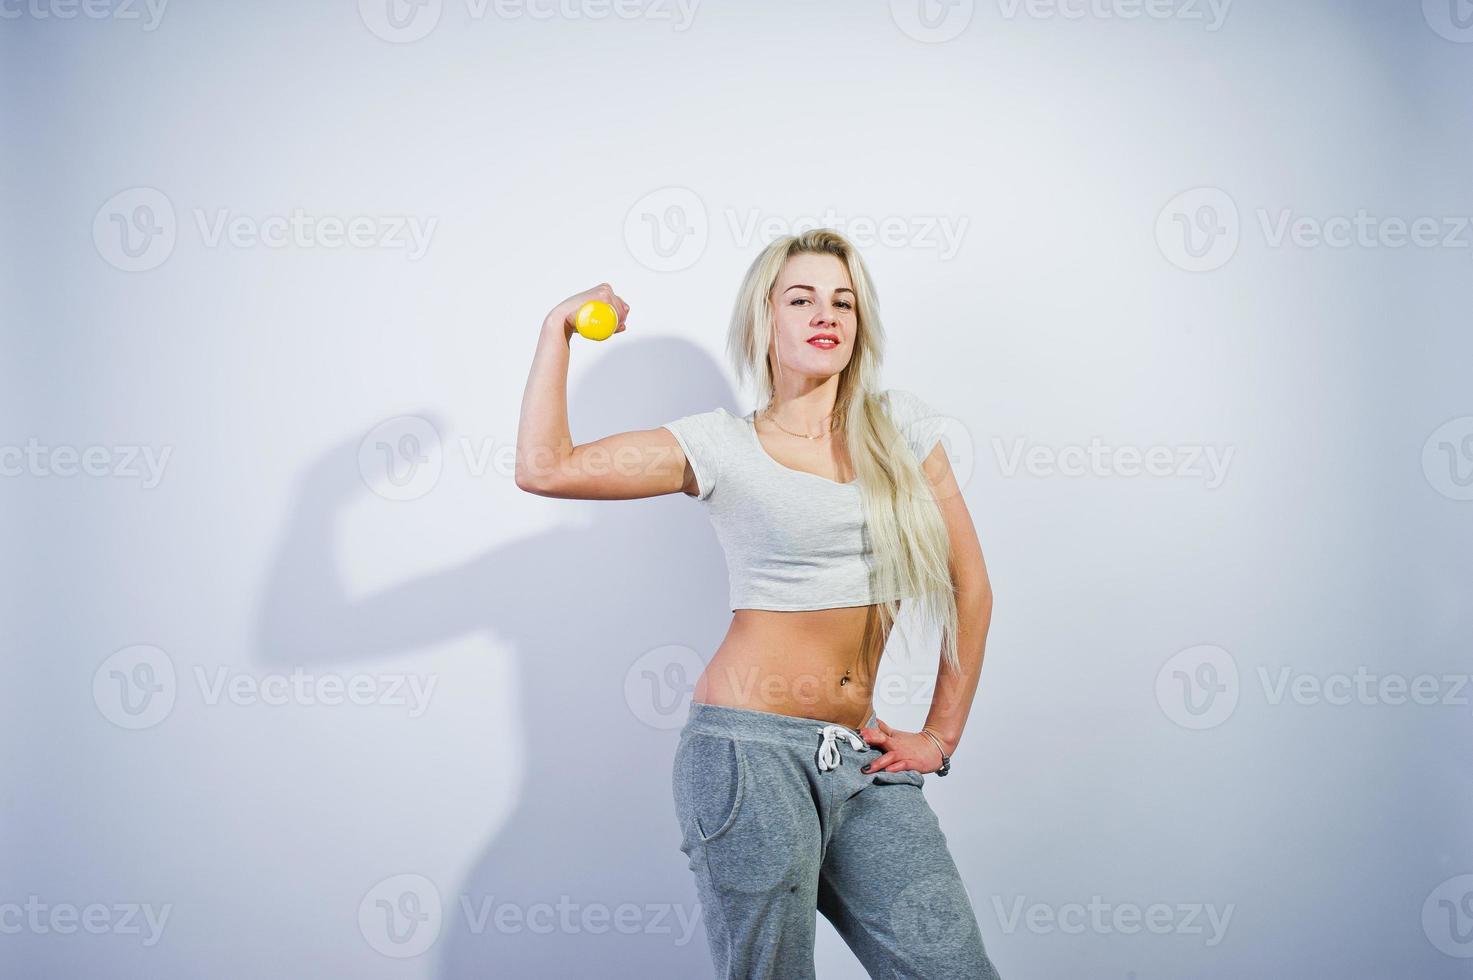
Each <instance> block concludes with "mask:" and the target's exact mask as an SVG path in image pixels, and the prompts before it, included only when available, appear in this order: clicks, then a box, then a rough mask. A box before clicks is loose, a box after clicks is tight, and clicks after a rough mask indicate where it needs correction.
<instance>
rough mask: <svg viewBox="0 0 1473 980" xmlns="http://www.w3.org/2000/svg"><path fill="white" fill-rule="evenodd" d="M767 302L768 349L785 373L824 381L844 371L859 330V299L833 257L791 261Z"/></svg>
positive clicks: (801, 257) (841, 265)
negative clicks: (770, 331) (770, 323)
mask: <svg viewBox="0 0 1473 980" xmlns="http://www.w3.org/2000/svg"><path fill="white" fill-rule="evenodd" d="M771 301H772V310H773V338H772V346H773V349H774V353H775V356H776V359H777V363H778V364H779V365H781V370H782V372H783V373H784V374H788V375H801V376H804V377H810V378H816V379H819V380H824V379H827V378H829V377H831V376H833V375H836V374H838V373H839V372H840V371H842V370H843V369H844V366H845V365H847V364H848V363H849V358H850V356H851V353H852V351H853V349H854V334H855V331H856V330H857V329H858V317H857V316H856V315H855V306H856V303H857V297H856V296H855V293H854V284H853V283H852V282H850V281H849V270H848V269H847V268H845V266H844V263H843V262H842V261H841V260H840V259H839V257H838V256H837V255H827V254H824V255H814V254H803V255H794V256H790V257H789V258H788V260H787V262H785V263H784V264H783V268H782V272H780V273H778V277H777V283H776V284H775V285H774V286H773V287H772V296H771ZM829 339H832V341H833V342H832V343H826V342H825V341H827V340H829Z"/></svg>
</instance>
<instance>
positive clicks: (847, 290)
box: [783, 283, 858, 295]
mask: <svg viewBox="0 0 1473 980" xmlns="http://www.w3.org/2000/svg"><path fill="white" fill-rule="evenodd" d="M788 289H807V290H810V291H812V292H815V293H816V292H818V290H816V289H814V288H813V287H812V286H806V285H804V284H803V283H795V284H794V285H792V286H789V287H788ZM788 289H784V290H783V292H787V291H788ZM834 292H836V293H852V294H854V295H858V294H857V293H854V290H852V289H850V288H849V287H848V286H840V287H839V288H838V289H836V290H834Z"/></svg>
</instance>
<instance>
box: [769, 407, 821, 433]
mask: <svg viewBox="0 0 1473 980" xmlns="http://www.w3.org/2000/svg"><path fill="white" fill-rule="evenodd" d="M762 417H763V418H765V419H767V421H769V422H771V423H772V424H773V425H775V426H777V427H778V428H779V429H782V430H783V431H784V432H786V433H787V434H788V435H790V436H798V437H799V438H802V439H822V438H823V437H824V436H826V435H828V434H829V432H833V431H834V423H833V422H829V427H828V430H827V431H826V432H822V433H820V434H819V435H816V436H810V435H808V434H807V433H805V432H794V431H793V430H792V429H787V428H784V427H783V424H782V423H781V422H779V421H778V420H777V419H776V418H775V417H774V416H773V414H772V409H771V408H767V409H764V410H763V412H762ZM833 417H834V413H833V412H830V413H829V414H828V415H825V416H824V418H826V419H832V418H833Z"/></svg>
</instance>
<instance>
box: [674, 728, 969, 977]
mask: <svg viewBox="0 0 1473 980" xmlns="http://www.w3.org/2000/svg"><path fill="white" fill-rule="evenodd" d="M873 723H874V717H873V715H872V716H871V717H870V719H869V721H868V722H866V724H867V725H872V724H873ZM880 754H881V753H880V750H879V749H877V748H872V747H870V746H869V745H867V744H866V743H865V742H864V740H863V739H862V738H861V737H860V735H859V733H858V732H857V731H854V730H853V729H850V728H846V727H845V726H843V725H833V724H829V723H828V722H824V721H820V720H817V719H813V718H800V717H794V716H791V715H780V714H775V713H773V712H768V711H754V710H751V709H748V708H732V707H727V706H725V705H714V704H705V703H702V702H699V701H693V702H691V706H690V716H689V718H688V719H687V721H686V723H685V727H684V728H683V729H682V730H681V732H680V743H679V745H678V747H677V748H676V751H675V766H674V771H673V773H672V778H671V785H672V789H673V791H674V797H675V810H676V814H677V816H678V817H679V820H680V829H681V845H680V850H681V851H682V852H683V853H684V854H686V855H687V856H688V857H689V858H690V869H691V871H693V872H695V877H696V891H697V894H698V896H699V898H700V901H701V906H702V910H703V914H704V917H705V920H706V936H707V939H708V940H709V942H710V945H711V957H712V959H713V960H714V961H715V964H716V974H717V976H718V977H721V978H723V980H736V978H740V980H752V978H773V980H804V978H808V980H812V978H813V977H814V968H813V943H814V931H815V929H816V927H817V916H816V914H815V910H816V911H817V912H822V913H823V915H824V917H825V918H827V919H828V920H829V921H830V922H831V923H833V926H834V928H835V929H836V930H837V931H838V933H839V935H841V936H842V937H844V941H845V942H846V943H848V944H849V948H850V949H852V950H853V951H854V954H855V955H856V956H858V957H859V960H860V962H861V963H863V964H864V968H865V970H867V971H868V972H869V975H870V976H871V977H874V978H887V980H888V978H906V980H994V978H997V976H998V974H997V970H996V969H994V968H993V965H992V962H991V960H990V959H989V958H988V956H987V952H986V950H985V949H984V947H983V944H982V933H981V930H980V929H979V927H978V924H977V917H976V914H975V913H974V912H973V909H972V903H971V901H970V899H969V898H968V896H967V892H966V889H965V887H964V886H963V885H962V880H961V876H960V875H959V874H958V873H957V869H956V863H955V862H954V861H953V860H952V857H951V853H950V851H949V850H948V849H947V846H946V836H945V835H944V834H943V833H942V832H941V827H940V825H939V824H938V823H937V820H936V815H935V813H933V812H932V810H931V807H930V804H928V803H927V802H926V798H925V796H924V795H923V794H922V792H921V787H922V785H923V784H924V783H925V781H926V778H925V776H924V775H922V774H921V773H919V772H917V771H916V770H913V769H909V770H905V771H903V772H891V773H881V772H876V773H863V772H860V766H862V765H864V764H865V763H866V762H867V761H869V760H871V759H875V758H878V757H879V756H880Z"/></svg>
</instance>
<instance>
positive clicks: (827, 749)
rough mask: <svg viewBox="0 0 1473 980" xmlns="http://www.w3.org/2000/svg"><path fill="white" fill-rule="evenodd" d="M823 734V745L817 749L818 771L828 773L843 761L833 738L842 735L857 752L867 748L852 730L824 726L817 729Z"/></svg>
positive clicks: (843, 727)
mask: <svg viewBox="0 0 1473 980" xmlns="http://www.w3.org/2000/svg"><path fill="white" fill-rule="evenodd" d="M819 731H820V732H822V733H823V743H822V744H820V745H819V747H818V771H819V772H828V771H829V770H830V769H833V768H834V767H835V766H837V765H839V764H840V763H841V762H843V761H844V759H843V757H842V756H840V755H839V746H837V745H836V744H834V739H835V737H837V736H839V735H843V736H844V737H845V738H847V739H848V740H849V744H850V745H851V746H852V747H853V748H854V749H855V751H858V750H860V749H865V748H868V747H869V745H868V743H866V742H865V740H864V739H863V738H861V737H860V736H859V734H858V733H857V732H855V731H854V729H852V728H846V727H845V726H843V725H825V726H823V727H822V728H820V729H819Z"/></svg>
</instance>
